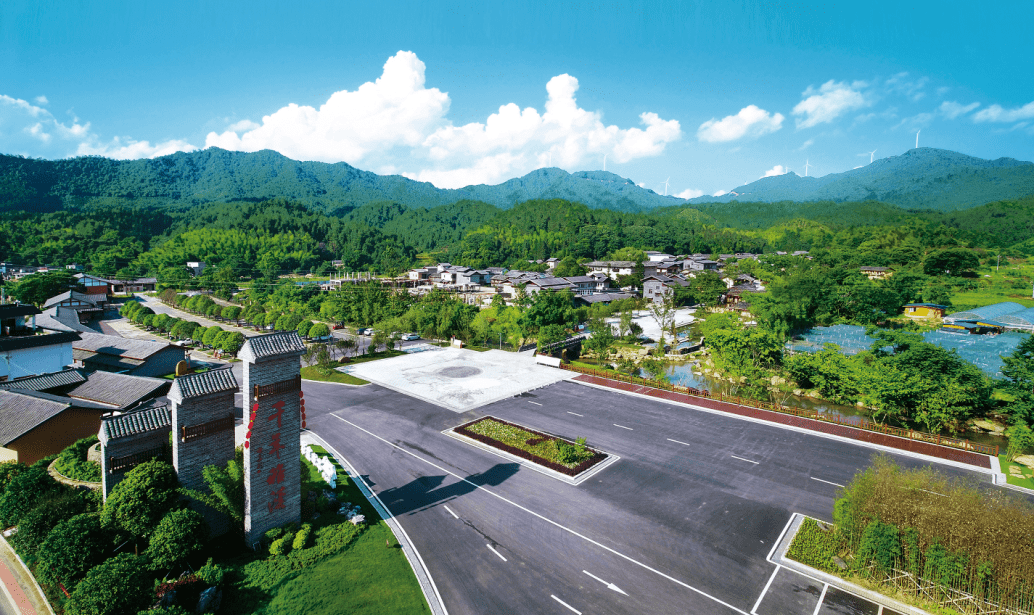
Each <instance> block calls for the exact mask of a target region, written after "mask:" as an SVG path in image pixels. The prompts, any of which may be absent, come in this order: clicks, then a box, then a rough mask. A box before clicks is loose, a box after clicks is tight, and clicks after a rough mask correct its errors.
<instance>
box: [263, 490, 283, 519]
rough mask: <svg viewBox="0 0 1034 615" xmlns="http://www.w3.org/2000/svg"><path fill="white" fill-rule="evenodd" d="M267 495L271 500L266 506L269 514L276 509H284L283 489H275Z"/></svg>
mask: <svg viewBox="0 0 1034 615" xmlns="http://www.w3.org/2000/svg"><path fill="white" fill-rule="evenodd" d="M269 495H270V496H271V497H272V500H271V501H270V502H269V504H268V505H267V506H269V513H270V514H273V511H274V510H277V509H278V508H285V506H284V488H283V487H281V488H279V489H277V490H276V491H274V492H272V493H271V494H269Z"/></svg>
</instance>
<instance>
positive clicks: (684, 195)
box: [675, 188, 704, 199]
mask: <svg viewBox="0 0 1034 615" xmlns="http://www.w3.org/2000/svg"><path fill="white" fill-rule="evenodd" d="M698 196H704V191H703V190H693V189H692V188H686V189H685V190H683V191H682V192H680V193H678V194H676V195H675V197H677V198H680V199H695V198H697V197H698Z"/></svg>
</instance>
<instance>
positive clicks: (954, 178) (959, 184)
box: [689, 147, 1034, 211]
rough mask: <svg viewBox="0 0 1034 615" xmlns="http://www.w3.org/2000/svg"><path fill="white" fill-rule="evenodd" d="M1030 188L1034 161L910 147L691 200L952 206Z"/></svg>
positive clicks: (952, 208) (974, 203)
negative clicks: (840, 169)
mask: <svg viewBox="0 0 1034 615" xmlns="http://www.w3.org/2000/svg"><path fill="white" fill-rule="evenodd" d="M1031 194H1034V163H1030V162H1023V161H1020V160H1015V159H1013V158H999V159H997V160H984V159H982V158H975V157H973V156H967V155H965V154H960V153H958V152H952V151H949V150H944V149H936V148H932V147H921V148H917V149H912V150H908V151H907V152H905V153H904V154H902V155H900V156H889V157H887V158H881V159H879V160H876V161H874V162H872V163H871V164H867V165H865V166H861V167H858V168H856V169H852V170H850V171H846V172H844V173H830V174H829V175H824V176H822V177H801V176H800V175H797V174H796V173H787V174H785V175H776V176H774V177H764V178H762V179H759V180H757V181H755V182H751V183H749V184H746V185H744V186H739V187H737V188H734V189H733V190H732V191H730V192H729V193H727V194H724V195H722V196H718V197H714V196H703V197H699V198H695V199H691V200H690V201H689V202H690V203H694V204H696V203H715V202H720V203H731V202H737V201H739V202H762V203H774V202H778V201H797V202H807V201H836V202H845V201H881V202H884V203H892V204H894V205H897V206H898V207H902V208H905V209H932V210H937V211H956V210H960V209H968V208H970V207H976V206H977V205H983V204H985V203H989V202H992V201H1001V200H1006V199H1015V198H1020V197H1023V196H1028V195H1031Z"/></svg>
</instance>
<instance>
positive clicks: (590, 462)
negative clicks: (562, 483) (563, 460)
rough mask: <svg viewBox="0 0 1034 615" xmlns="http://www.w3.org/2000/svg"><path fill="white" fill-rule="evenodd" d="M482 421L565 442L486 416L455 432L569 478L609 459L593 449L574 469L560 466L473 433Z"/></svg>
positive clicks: (525, 451)
mask: <svg viewBox="0 0 1034 615" xmlns="http://www.w3.org/2000/svg"><path fill="white" fill-rule="evenodd" d="M482 421H495V422H497V423H501V424H503V425H509V426H511V427H516V428H518V429H521V430H524V431H526V432H528V433H529V434H531V435H532V436H533V437H535V438H541V439H542V440H544V441H549V442H553V441H557V440H560V441H562V442H563V440H562V439H561V438H556V437H554V436H551V435H549V434H544V433H541V432H538V431H533V430H530V429H527V428H526V427H521V426H520V425H515V424H513V423H509V422H507V421H504V420H501V419H497V418H494V417H491V416H485V417H482V418H480V419H477V420H476V421H471V422H469V423H465V424H463V425H460V426H459V427H456V428H455V429H454V430H453V431H455V432H456V433H458V434H460V435H463V436H466V437H468V438H471V439H473V440H477V441H478V442H481V443H482V444H487V445H489V446H492V447H494V448H497V449H499V450H501V451H505V452H507V453H510V454H511V455H516V456H517V457H520V458H521V459H527V460H528V461H532V462H534V463H537V464H539V465H541V466H544V467H547V468H549V469H550V470H556V471H557V472H560V473H562V474H566V475H568V476H577V475H579V474H581V473H582V472H584V471H586V470H588V469H589V468H591V467H592V466H594V465H596V464H597V463H600V462H601V461H603V460H604V459H606V458H607V454H606V453H602V452H600V451H597V450H593V449H587V450H589V451H591V452H592V456H591V457H589V458H588V459H585V460H583V461H582V462H581V463H579V464H577V465H576V466H574V467H568V466H565V465H563V464H560V463H557V462H555V461H552V460H550V459H546V458H544V457H541V456H539V455H535V454H534V453H531V452H529V451H527V450H524V449H522V448H518V447H516V446H512V445H510V444H507V443H505V442H500V441H499V440H497V439H495V438H492V437H490V436H486V435H484V434H480V433H477V432H474V431H471V430H470V429H469V428H470V427H471V426H473V425H476V424H478V423H481V422H482ZM568 446H570V444H569V443H568Z"/></svg>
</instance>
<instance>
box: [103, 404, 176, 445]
mask: <svg viewBox="0 0 1034 615" xmlns="http://www.w3.org/2000/svg"><path fill="white" fill-rule="evenodd" d="M171 426H172V412H170V411H169V407H168V406H159V407H157V408H148V409H146V410H140V411H138V412H129V413H127V414H120V415H118V416H113V417H111V418H104V420H103V429H104V433H105V434H106V435H107V436H108V438H111V439H115V438H125V437H126V436H132V435H136V434H138V433H144V432H148V431H157V430H159V429H167V428H169V427H171Z"/></svg>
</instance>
